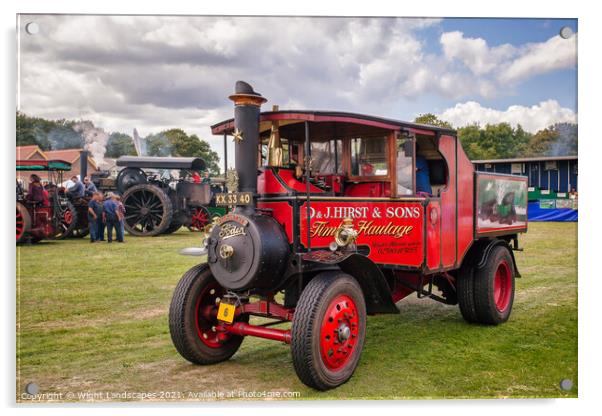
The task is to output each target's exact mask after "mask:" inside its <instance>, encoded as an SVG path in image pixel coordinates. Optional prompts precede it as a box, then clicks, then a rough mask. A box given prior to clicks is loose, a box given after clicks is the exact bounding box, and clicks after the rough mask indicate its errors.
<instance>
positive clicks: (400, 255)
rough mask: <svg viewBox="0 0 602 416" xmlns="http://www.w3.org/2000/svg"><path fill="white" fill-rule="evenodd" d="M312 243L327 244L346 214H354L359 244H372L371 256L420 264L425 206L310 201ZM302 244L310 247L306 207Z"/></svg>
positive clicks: (302, 217) (302, 215) (380, 260)
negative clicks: (308, 243) (308, 244)
mask: <svg viewBox="0 0 602 416" xmlns="http://www.w3.org/2000/svg"><path fill="white" fill-rule="evenodd" d="M310 207H311V211H310V215H311V228H310V229H311V247H312V248H318V247H324V248H326V247H328V245H329V244H330V243H331V242H332V241H333V239H334V238H333V234H334V231H335V230H336V229H337V228H338V227H339V226H340V224H341V221H342V220H343V219H344V218H352V219H353V223H354V228H355V229H356V230H357V231H358V233H359V234H358V237H357V240H356V242H357V245H359V246H368V247H370V253H369V255H368V257H369V258H370V259H371V260H372V261H374V262H376V263H380V264H395V265H403V266H413V267H420V266H421V264H422V261H423V259H424V253H423V249H424V247H423V238H422V234H423V225H424V212H423V211H424V210H423V207H422V204H421V202H419V201H416V202H405V201H383V202H376V201H345V200H340V199H339V200H337V198H336V197H333V198H332V200H331V201H312V202H311V205H310ZM299 212H300V218H299V225H300V238H301V244H303V245H304V246H306V247H307V208H306V204H305V203H304V204H303V205H302V206H301V208H300V210H299Z"/></svg>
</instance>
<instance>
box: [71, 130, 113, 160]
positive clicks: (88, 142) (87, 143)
mask: <svg viewBox="0 0 602 416" xmlns="http://www.w3.org/2000/svg"><path fill="white" fill-rule="evenodd" d="M73 130H75V131H76V132H78V133H80V134H81V135H82V137H83V138H84V150H87V151H89V152H90V154H91V155H92V158H94V161H95V162H96V164H97V165H98V166H101V165H103V164H104V157H105V153H106V151H107V142H108V141H109V135H108V134H107V133H106V132H105V131H104V130H103V129H101V128H99V127H94V124H92V122H91V121H80V122H77V123H75V124H74V125H73Z"/></svg>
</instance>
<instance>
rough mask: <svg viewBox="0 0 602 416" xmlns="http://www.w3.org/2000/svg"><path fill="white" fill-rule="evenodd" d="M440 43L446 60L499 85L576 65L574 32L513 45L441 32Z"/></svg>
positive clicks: (458, 33) (457, 33)
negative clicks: (485, 76)
mask: <svg viewBox="0 0 602 416" xmlns="http://www.w3.org/2000/svg"><path fill="white" fill-rule="evenodd" d="M440 43H441V47H442V48H443V53H444V55H445V57H446V58H447V59H448V60H449V61H454V60H457V61H460V62H461V63H462V64H463V65H464V66H465V67H466V68H468V69H469V70H470V71H471V72H472V73H473V74H475V75H477V76H484V75H493V77H494V79H495V80H496V81H497V82H498V84H500V85H499V86H498V88H503V87H504V85H503V84H504V83H510V84H516V83H517V82H520V81H524V80H526V79H527V78H531V77H534V76H536V75H540V74H544V73H547V72H551V71H554V70H557V69H564V68H574V67H576V65H577V34H575V35H574V36H572V37H571V38H569V39H563V38H561V37H560V36H553V37H551V38H550V39H548V40H547V41H545V42H536V43H528V44H525V45H522V46H520V47H515V46H513V45H510V44H503V45H499V46H489V45H488V44H487V42H486V41H485V39H482V38H469V37H464V34H463V33H462V32H459V31H454V32H446V33H443V34H442V35H441V37H440Z"/></svg>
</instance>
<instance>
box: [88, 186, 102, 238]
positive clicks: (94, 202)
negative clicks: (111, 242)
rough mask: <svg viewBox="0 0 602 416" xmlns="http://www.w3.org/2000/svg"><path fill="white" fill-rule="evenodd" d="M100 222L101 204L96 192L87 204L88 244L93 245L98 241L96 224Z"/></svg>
mask: <svg viewBox="0 0 602 416" xmlns="http://www.w3.org/2000/svg"><path fill="white" fill-rule="evenodd" d="M99 221H102V202H101V196H100V195H99V193H98V192H95V193H94V194H93V195H92V199H91V200H90V202H88V224H89V228H90V242H91V243H95V242H97V241H98V240H99V239H100V236H99V235H98V222H99Z"/></svg>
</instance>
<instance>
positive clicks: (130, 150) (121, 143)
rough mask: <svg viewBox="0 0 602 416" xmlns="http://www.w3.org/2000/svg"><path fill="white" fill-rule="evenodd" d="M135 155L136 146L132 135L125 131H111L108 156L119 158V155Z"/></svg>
mask: <svg viewBox="0 0 602 416" xmlns="http://www.w3.org/2000/svg"><path fill="white" fill-rule="evenodd" d="M125 155H129V156H135V155H136V148H135V147H134V142H133V141H132V137H131V136H130V135H128V134H125V133H111V135H110V136H109V140H108V141H107V153H106V154H105V156H106V157H112V158H115V159H116V158H118V157H119V156H125Z"/></svg>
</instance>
